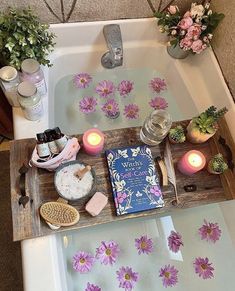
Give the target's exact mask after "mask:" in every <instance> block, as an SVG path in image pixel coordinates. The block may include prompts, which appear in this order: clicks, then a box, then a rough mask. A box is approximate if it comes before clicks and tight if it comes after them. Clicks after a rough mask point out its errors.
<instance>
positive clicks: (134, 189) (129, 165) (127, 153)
mask: <svg viewBox="0 0 235 291" xmlns="http://www.w3.org/2000/svg"><path fill="white" fill-rule="evenodd" d="M106 158H107V162H108V168H109V176H110V181H111V185H112V191H113V198H114V203H115V208H116V214H117V215H123V214H130V213H135V212H140V211H145V210H150V209H155V208H159V207H163V206H164V201H163V197H162V192H161V189H160V186H159V179H158V173H157V171H156V168H155V165H154V161H153V157H152V154H151V150H150V148H149V147H148V146H146V145H141V146H132V147H126V148H117V149H111V150H107V151H106Z"/></svg>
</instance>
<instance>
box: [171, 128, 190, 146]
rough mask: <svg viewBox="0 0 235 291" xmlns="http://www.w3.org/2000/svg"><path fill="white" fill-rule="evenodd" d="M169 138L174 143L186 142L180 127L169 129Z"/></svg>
mask: <svg viewBox="0 0 235 291" xmlns="http://www.w3.org/2000/svg"><path fill="white" fill-rule="evenodd" d="M169 138H170V139H172V140H173V141H174V142H175V143H183V142H184V141H185V140H186V137H185V134H184V129H183V127H182V126H181V125H177V126H176V127H174V128H171V129H170V131H169Z"/></svg>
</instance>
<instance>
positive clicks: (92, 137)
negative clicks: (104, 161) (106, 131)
mask: <svg viewBox="0 0 235 291" xmlns="http://www.w3.org/2000/svg"><path fill="white" fill-rule="evenodd" d="M87 141H88V143H89V144H90V145H93V146H96V145H98V144H99V143H100V142H101V136H100V135H99V134H98V133H96V132H92V133H90V134H89V135H88V137H87Z"/></svg>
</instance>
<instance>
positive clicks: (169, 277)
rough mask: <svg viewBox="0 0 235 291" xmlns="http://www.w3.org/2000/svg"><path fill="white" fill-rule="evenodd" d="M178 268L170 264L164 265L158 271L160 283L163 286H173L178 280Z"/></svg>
mask: <svg viewBox="0 0 235 291" xmlns="http://www.w3.org/2000/svg"><path fill="white" fill-rule="evenodd" d="M178 272H179V271H178V270H177V269H176V268H175V267H174V266H171V265H168V266H167V265H166V266H165V267H164V268H161V269H160V271H159V277H161V278H162V283H163V286H164V287H173V286H175V285H176V283H177V282H178Z"/></svg>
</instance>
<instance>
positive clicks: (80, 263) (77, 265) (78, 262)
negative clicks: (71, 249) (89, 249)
mask: <svg viewBox="0 0 235 291" xmlns="http://www.w3.org/2000/svg"><path fill="white" fill-rule="evenodd" d="M94 262H95V258H94V257H93V256H92V255H91V254H90V253H86V252H83V251H79V252H77V253H76V254H75V255H74V256H73V268H74V270H75V271H77V272H79V273H81V274H83V273H88V272H90V270H91V268H92V266H93V265H94Z"/></svg>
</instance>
